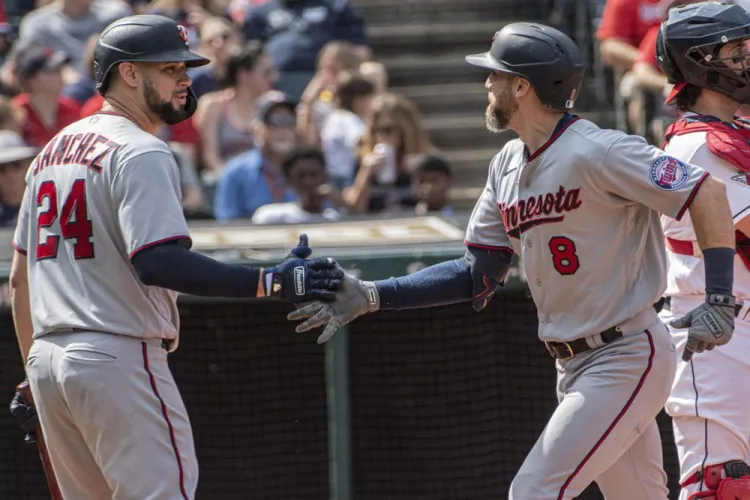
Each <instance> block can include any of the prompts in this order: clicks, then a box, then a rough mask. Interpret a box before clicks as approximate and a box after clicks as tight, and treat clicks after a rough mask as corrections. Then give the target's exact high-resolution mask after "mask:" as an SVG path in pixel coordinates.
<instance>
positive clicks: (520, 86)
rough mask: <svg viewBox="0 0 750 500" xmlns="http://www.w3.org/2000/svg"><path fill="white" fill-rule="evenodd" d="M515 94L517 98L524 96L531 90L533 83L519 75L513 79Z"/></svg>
mask: <svg viewBox="0 0 750 500" xmlns="http://www.w3.org/2000/svg"><path fill="white" fill-rule="evenodd" d="M512 88H513V95H514V96H515V97H516V98H519V97H523V96H525V95H526V94H528V93H529V90H531V83H529V81H528V80H527V79H526V78H522V77H520V76H517V77H516V78H515V79H514V81H513V87H512Z"/></svg>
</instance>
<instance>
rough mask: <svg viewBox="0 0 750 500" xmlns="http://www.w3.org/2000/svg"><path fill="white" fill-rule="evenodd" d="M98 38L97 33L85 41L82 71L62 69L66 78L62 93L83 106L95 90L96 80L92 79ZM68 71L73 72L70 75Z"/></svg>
mask: <svg viewBox="0 0 750 500" xmlns="http://www.w3.org/2000/svg"><path fill="white" fill-rule="evenodd" d="M98 40H99V35H98V34H97V35H94V36H92V37H91V38H89V41H88V42H87V43H86V53H85V54H84V55H83V72H78V71H74V72H67V73H66V72H65V70H63V77H64V78H63V79H65V77H67V78H68V80H67V81H66V82H65V83H66V85H65V87H64V88H63V92H62V95H63V96H65V97H70V98H71V99H73V100H74V101H76V102H78V104H80V105H81V106H83V105H84V104H85V103H86V101H88V100H89V99H91V97H93V96H94V95H95V94H96V93H97V92H96V80H95V79H94V48H95V47H96V42H97V41H98ZM70 73H74V74H73V75H71V74H70Z"/></svg>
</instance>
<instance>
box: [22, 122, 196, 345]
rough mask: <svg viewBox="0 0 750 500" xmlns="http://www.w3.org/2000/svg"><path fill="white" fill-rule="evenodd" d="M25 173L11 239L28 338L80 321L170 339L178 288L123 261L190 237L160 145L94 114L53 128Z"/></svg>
mask: <svg viewBox="0 0 750 500" xmlns="http://www.w3.org/2000/svg"><path fill="white" fill-rule="evenodd" d="M26 182H27V186H26V192H25V194H24V199H23V203H22V205H21V210H20V214H19V220H18V225H17V227H16V232H15V236H14V245H15V246H16V248H17V249H18V250H19V251H21V252H25V253H26V254H27V256H28V269H29V283H30V289H31V312H32V321H33V325H34V338H39V337H41V336H43V335H45V334H47V333H51V332H54V331H56V330H64V329H70V328H80V329H86V330H94V331H100V332H107V333H114V334H119V335H128V336H132V337H138V338H152V337H155V338H167V339H176V338H177V334H178V329H179V315H178V311H177V306H176V295H177V294H176V293H175V292H172V291H170V290H166V289H163V288H158V287H149V286H146V285H144V284H143V283H142V282H141V281H140V280H139V279H138V275H137V274H136V272H135V269H134V267H133V265H132V264H131V258H132V257H133V256H134V255H135V254H136V253H138V252H139V251H140V250H143V249H145V248H148V247H150V246H152V245H155V244H157V243H160V242H165V241H168V240H173V239H183V238H184V239H188V240H189V233H188V227H187V223H186V221H185V218H184V216H183V211H182V195H181V190H180V178H179V171H178V167H177V164H176V162H175V160H174V157H173V156H172V154H171V152H170V151H169V148H168V147H167V145H166V144H165V143H164V142H163V141H161V140H159V139H158V138H156V137H154V136H153V135H151V134H148V133H146V132H144V131H143V130H141V129H140V128H139V127H138V126H136V125H135V124H134V123H133V122H131V121H130V120H128V119H126V118H124V117H122V116H119V115H114V114H105V113H100V114H96V115H93V116H91V117H88V118H84V119H83V120H80V121H78V122H76V123H74V124H72V125H70V126H68V127H66V128H65V129H63V130H62V131H61V132H60V133H59V134H58V135H57V136H55V137H54V138H53V139H52V140H51V141H50V142H49V143H48V144H47V145H46V146H45V148H44V149H43V150H42V151H41V152H40V153H39V155H38V156H37V157H36V159H35V160H34V162H33V163H32V165H31V167H30V169H29V172H28V174H27V179H26ZM175 346H176V342H175Z"/></svg>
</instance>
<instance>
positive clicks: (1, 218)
mask: <svg viewBox="0 0 750 500" xmlns="http://www.w3.org/2000/svg"><path fill="white" fill-rule="evenodd" d="M36 153H37V148H32V147H28V146H27V145H26V143H24V142H23V139H22V138H21V136H20V135H18V134H17V133H15V132H12V131H10V130H2V131H0V227H13V226H15V225H16V220H17V218H18V209H19V208H21V200H23V192H24V190H25V189H26V171H27V170H28V168H29V164H30V162H31V159H32V158H34V156H36Z"/></svg>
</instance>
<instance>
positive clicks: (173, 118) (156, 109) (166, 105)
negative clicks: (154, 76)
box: [143, 78, 188, 125]
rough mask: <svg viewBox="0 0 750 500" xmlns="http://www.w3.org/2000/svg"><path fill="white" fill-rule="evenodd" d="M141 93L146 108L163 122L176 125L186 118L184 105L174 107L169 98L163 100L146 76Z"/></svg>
mask: <svg viewBox="0 0 750 500" xmlns="http://www.w3.org/2000/svg"><path fill="white" fill-rule="evenodd" d="M143 93H144V97H145V98H146V106H148V109H149V110H150V111H151V112H152V113H153V114H155V115H156V116H157V118H159V119H160V120H161V121H162V122H164V123H165V124H167V125H176V124H178V123H180V122H181V121H184V120H186V119H187V118H188V113H187V111H186V110H185V106H181V107H180V108H178V109H175V107H174V105H173V104H172V100H171V99H170V100H168V101H165V100H163V99H162V98H161V97H159V93H158V92H157V91H156V88H155V87H154V85H153V83H151V80H150V79H148V78H145V79H144V80H143Z"/></svg>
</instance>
